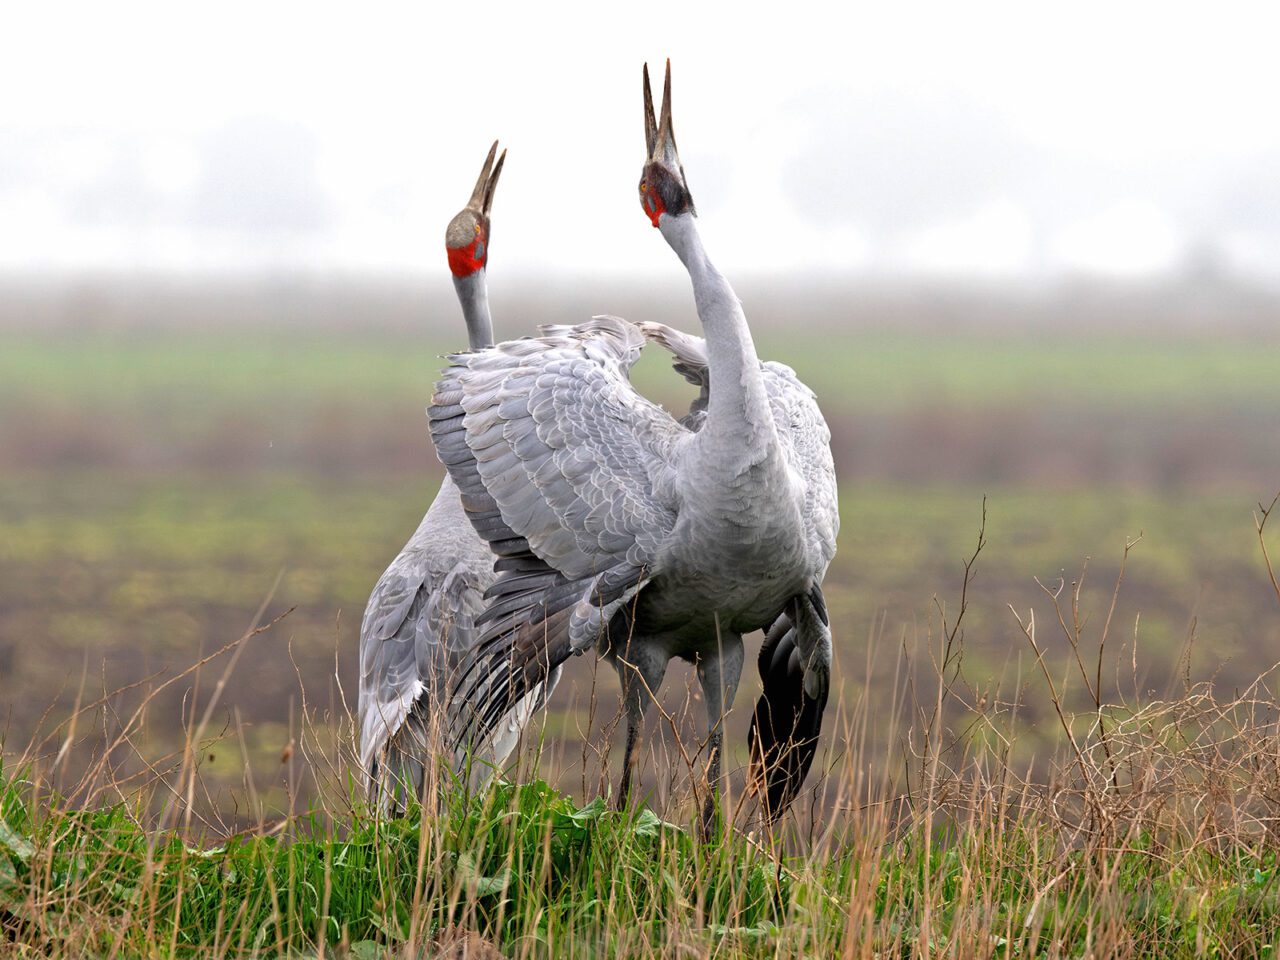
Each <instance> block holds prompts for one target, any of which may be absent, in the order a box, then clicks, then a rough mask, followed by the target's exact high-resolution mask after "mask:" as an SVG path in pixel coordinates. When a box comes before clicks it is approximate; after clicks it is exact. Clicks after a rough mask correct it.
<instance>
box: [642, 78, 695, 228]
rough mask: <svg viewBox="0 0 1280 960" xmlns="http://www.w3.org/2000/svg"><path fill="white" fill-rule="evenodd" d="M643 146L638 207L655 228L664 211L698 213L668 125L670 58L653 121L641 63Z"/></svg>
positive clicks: (669, 212)
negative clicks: (659, 106)
mask: <svg viewBox="0 0 1280 960" xmlns="http://www.w3.org/2000/svg"><path fill="white" fill-rule="evenodd" d="M644 145H645V150H646V151H647V152H648V159H647V160H645V163H644V171H643V172H642V173H641V174H640V206H641V207H643V208H644V212H645V215H646V216H647V217H648V218H649V220H650V221H651V222H652V223H653V225H654V226H655V227H656V226H657V225H658V221H659V220H660V219H661V217H662V215H663V214H664V213H665V214H667V215H668V216H672V217H675V216H679V215H680V214H682V213H690V214H693V215H694V216H697V215H698V211H697V210H695V209H694V207H693V197H691V196H690V195H689V186H688V184H687V183H686V182H685V178H684V167H683V166H681V164H680V151H679V150H677V149H676V134H675V131H674V130H673V129H672V128H671V61H670V60H668V61H667V75H666V80H665V82H664V83H663V87H662V119H661V120H655V119H654V113H653V91H652V90H651V89H650V87H649V65H648V64H647V63H646V64H645V65H644Z"/></svg>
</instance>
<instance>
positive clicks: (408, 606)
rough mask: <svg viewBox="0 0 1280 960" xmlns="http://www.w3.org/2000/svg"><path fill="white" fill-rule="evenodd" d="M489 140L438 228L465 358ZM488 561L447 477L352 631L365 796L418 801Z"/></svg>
mask: <svg viewBox="0 0 1280 960" xmlns="http://www.w3.org/2000/svg"><path fill="white" fill-rule="evenodd" d="M497 150H498V144H497V143H496V142H495V143H494V145H493V146H492V147H491V148H490V150H489V155H488V156H487V157H486V158H485V162H484V167H483V168H482V169H481V171H480V177H479V179H478V180H477V181H476V185H475V189H474V190H473V191H472V194H471V199H470V200H468V201H467V205H466V206H465V207H463V208H462V210H461V211H460V212H459V213H458V214H457V215H456V216H455V217H454V218H453V219H452V220H451V221H450V222H449V226H448V228H447V230H446V231H445V249H446V252H447V254H448V260H449V269H450V272H451V273H452V274H453V285H454V288H455V290H456V291H457V295H458V302H459V304H460V305H461V307H462V314H463V318H464V320H465V321H466V325H467V339H468V342H469V345H470V347H471V349H472V350H481V349H484V348H485V347H488V346H491V345H492V344H493V321H492V319H491V317H490V315H489V301H488V292H487V288H486V283H485V276H486V269H487V264H488V258H489V241H490V225H491V222H490V210H491V208H492V206H493V194H494V190H495V188H496V187H497V184H498V177H499V176H500V175H501V173H502V166H503V163H504V162H505V160H506V151H505V150H504V151H503V152H502V155H501V156H500V157H497V162H496V163H495V162H494V158H495V155H496V154H497ZM493 563H494V561H493V554H492V553H491V552H490V550H489V547H488V544H487V543H486V542H485V541H484V540H482V539H481V538H480V537H479V536H478V535H477V533H476V531H475V530H474V529H473V528H472V525H471V523H470V522H469V521H468V519H467V515H466V513H465V512H464V511H463V507H462V503H461V501H460V500H459V497H458V488H457V486H456V485H455V484H454V482H453V480H452V479H450V478H449V477H448V476H447V475H446V477H445V479H444V481H443V482H442V483H441V485H440V490H439V492H438V493H437V494H436V497H435V500H433V501H432V503H431V506H430V508H429V509H428V510H427V512H426V515H425V516H424V517H423V518H422V522H421V523H420V524H419V525H418V528H417V530H415V531H414V533H413V536H411V537H410V538H409V541H408V543H406V544H405V546H404V549H403V550H401V551H400V553H399V555H398V556H397V557H396V558H395V559H394V560H393V561H392V562H391V565H390V566H389V567H387V569H386V572H385V573H383V574H382V576H381V577H380V578H379V579H378V582H377V585H376V586H375V587H374V588H373V592H372V593H371V594H370V595H369V602H368V605H367V606H366V608H365V613H364V619H363V621H362V623H361V625H360V693H359V706H358V708H357V716H358V723H359V727H360V764H361V767H362V768H363V770H364V771H365V773H366V775H367V777H368V784H369V789H370V796H371V798H372V799H374V800H376V801H378V802H379V804H380V805H381V806H382V807H383V808H395V809H399V808H401V807H402V806H403V799H404V794H405V793H412V794H414V795H418V796H420V795H421V792H422V790H423V786H424V782H425V777H426V774H427V772H428V769H429V764H430V762H431V758H432V757H433V756H434V755H435V754H436V753H437V752H439V751H438V745H439V736H440V734H441V720H440V718H441V716H442V715H443V712H444V710H443V704H444V701H445V699H446V697H445V694H446V692H447V690H448V688H449V683H450V680H451V678H452V676H453V674H454V672H455V670H456V668H457V667H458V665H459V663H460V662H461V661H462V659H463V658H464V657H465V656H466V654H467V653H468V652H469V651H470V650H471V648H472V647H473V646H474V643H475V640H476V637H477V632H476V627H475V623H476V619H477V617H478V616H479V615H480V614H481V612H482V611H483V609H484V594H485V591H486V590H488V589H489V587H490V586H492V584H493V582H494V580H495V579H496V576H497V575H496V573H495V572H494V569H493ZM557 679H558V674H551V675H549V676H548V678H547V680H546V682H545V683H544V684H542V685H541V686H539V687H537V688H535V689H531V690H530V691H529V692H528V695H527V696H526V697H524V698H523V699H522V700H520V701H517V702H513V704H512V708H511V710H509V711H508V712H507V714H506V716H504V717H503V718H502V719H500V720H499V721H498V723H497V724H496V725H495V726H494V727H493V729H492V731H491V733H490V736H489V737H488V740H487V747H486V750H487V752H486V753H485V759H486V760H487V762H486V763H484V764H478V765H477V766H476V769H477V770H480V771H484V770H488V769H491V768H492V766H493V765H496V764H500V763H501V762H502V761H503V760H504V759H506V757H507V756H508V755H509V754H510V752H511V750H512V749H514V747H515V745H516V743H517V741H518V739H519V735H520V732H521V730H522V729H523V727H524V725H525V723H527V721H528V718H529V716H530V714H531V713H532V711H533V709H534V708H535V706H536V704H537V703H538V702H539V701H540V700H541V699H542V697H543V692H544V691H546V692H550V690H551V689H552V688H553V687H554V686H555V683H556V680H557Z"/></svg>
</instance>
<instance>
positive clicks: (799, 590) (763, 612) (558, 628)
mask: <svg viewBox="0 0 1280 960" xmlns="http://www.w3.org/2000/svg"><path fill="white" fill-rule="evenodd" d="M644 101H645V143H646V162H645V165H644V169H643V173H642V176H641V180H640V185H639V191H640V201H641V205H642V207H643V208H644V211H645V213H646V215H647V216H648V217H649V219H650V221H651V223H652V224H653V226H655V227H656V228H658V230H659V231H660V232H661V234H662V236H663V238H664V239H665V240H666V242H667V244H668V245H669V246H670V247H671V248H672V249H673V250H674V251H675V253H676V254H677V256H679V257H680V259H681V261H682V262H683V264H684V266H685V268H686V270H687V271H688V274H689V278H690V281H691V283H692V286H693V293H694V303H695V307H696V309H697V314H698V318H699V321H700V322H701V325H702V328H703V331H704V333H705V334H706V338H705V341H704V340H701V339H699V338H692V337H687V338H685V339H683V340H679V344H680V346H682V347H683V348H684V349H683V353H682V351H681V350H680V349H673V344H676V343H677V340H678V337H683V336H684V335H678V336H677V334H676V333H675V332H674V331H670V330H669V328H665V327H661V328H660V327H658V326H656V325H654V326H651V327H649V328H648V331H647V333H646V331H645V330H643V329H641V328H640V327H638V326H636V325H633V324H629V323H627V322H626V321H623V320H619V319H617V318H614V317H596V318H593V319H592V320H591V321H589V322H587V323H583V324H578V325H575V326H555V327H547V328H544V329H543V331H542V335H541V336H540V337H535V338H526V339H523V340H518V341H511V342H507V343H503V344H499V345H497V346H495V347H491V348H489V349H486V350H480V351H474V352H471V353H467V354H459V355H455V356H453V357H451V358H450V361H451V364H450V366H449V367H448V368H447V369H446V370H445V371H444V373H443V375H442V378H441V380H440V381H439V383H438V384H437V387H436V393H435V396H434V398H433V403H432V406H431V408H430V409H429V410H428V416H429V418H430V420H431V431H432V438H433V440H434V442H435V444H436V450H437V452H438V454H439V455H440V459H441V461H442V462H443V463H444V464H445V466H446V468H447V469H448V471H449V474H450V476H451V477H453V479H454V481H455V483H457V485H458V489H459V491H460V493H461V495H462V502H463V505H464V507H465V509H466V511H467V514H468V516H469V517H470V518H471V521H472V523H473V524H474V526H475V528H476V531H477V532H478V533H479V534H480V536H481V537H482V538H484V539H485V540H486V541H488V543H489V545H490V547H491V548H492V550H493V551H494V553H495V554H496V555H497V556H498V560H497V563H496V567H497V569H498V571H499V577H498V580H497V581H496V582H495V583H494V585H493V586H492V587H491V588H490V590H489V591H488V596H489V598H490V602H489V604H488V606H487V607H486V608H485V611H484V613H483V614H482V615H481V616H480V617H479V619H478V620H477V621H476V624H477V629H478V631H479V636H478V638H477V642H476V646H475V647H474V649H473V650H472V652H471V653H470V654H469V656H468V658H467V661H466V663H465V664H464V665H463V667H462V668H461V670H460V673H459V677H458V680H457V682H456V684H455V687H454V693H453V698H452V703H451V717H450V720H451V739H452V741H453V743H454V744H455V747H456V749H458V750H459V751H462V752H465V751H466V750H467V749H469V748H471V747H472V746H473V745H474V744H476V743H480V742H483V741H484V740H485V738H486V737H488V736H489V735H490V733H489V732H490V731H491V730H492V729H493V727H494V725H495V724H497V723H499V722H500V721H501V718H503V717H504V716H505V715H506V714H507V712H508V711H509V710H510V709H511V706H512V704H515V703H518V702H520V701H521V700H522V699H523V698H525V697H527V696H528V695H529V693H530V691H533V690H535V689H539V688H540V685H542V684H545V682H546V680H547V678H548V677H550V676H552V675H553V672H554V671H556V670H558V669H559V667H560V665H561V664H563V663H564V662H565V661H566V660H567V659H568V658H569V657H571V656H573V655H575V654H580V653H583V652H584V651H586V650H588V649H592V648H596V649H599V650H600V651H601V653H602V655H603V656H604V657H605V658H606V659H607V660H608V661H610V662H611V663H612V664H613V665H614V667H615V668H616V670H617V672H618V675H619V678H620V681H621V684H622V697H623V704H624V712H625V716H626V744H625V750H624V758H623V768H622V773H621V778H620V781H619V786H618V790H617V793H616V795H615V800H616V802H617V803H619V804H622V803H626V802H627V800H628V797H629V794H630V789H631V783H632V777H633V771H634V768H635V765H636V762H637V759H638V750H639V745H640V734H641V730H642V724H643V720H644V716H645V713H646V710H647V708H648V706H649V704H650V703H651V701H652V699H653V696H654V694H655V692H656V691H657V690H658V688H659V686H660V685H661V683H662V679H663V676H664V674H665V672H666V668H667V665H668V663H669V662H670V661H671V660H672V659H673V658H680V659H683V660H687V661H690V662H692V663H693V664H695V665H696V669H697V676H698V680H699V683H700V685H701V687H702V691H703V696H704V700H705V703H706V708H707V751H708V753H707V765H706V777H707V783H708V786H709V789H708V791H707V793H706V797H705V800H704V803H703V806H702V813H701V819H700V826H701V829H702V833H703V835H704V836H707V835H709V834H710V833H711V831H712V829H713V826H714V819H715V815H716V811H717V800H716V795H717V788H718V784H719V780H720V762H721V761H720V753H721V726H722V719H723V716H724V713H725V711H726V710H727V708H728V707H729V705H730V704H731V703H732V701H733V698H734V694H735V692H736V690H737V686H738V681H739V679H740V677H741V672H742V664H743V658H744V648H743V641H742V637H743V635H744V634H747V633H750V632H752V631H755V630H759V629H763V628H766V627H767V628H769V635H768V637H767V638H766V643H765V647H764V649H763V650H762V655H761V658H760V667H761V671H762V674H763V677H764V695H763V697H762V704H761V705H758V706H757V710H756V714H755V718H754V720H753V734H752V739H753V763H752V773H751V778H750V782H751V783H752V784H753V785H754V786H755V789H756V790H758V791H759V792H760V793H761V794H763V795H764V797H765V798H766V804H767V806H768V812H769V814H770V815H771V816H776V815H777V814H778V813H779V812H780V811H781V809H782V808H783V807H784V806H785V805H786V802H788V801H789V800H790V799H791V797H793V796H794V793H795V791H796V790H797V789H798V787H799V781H800V780H802V779H803V777H804V775H805V773H806V772H807V770H808V766H809V764H810V763H811V762H812V757H813V744H814V743H815V742H816V738H817V733H818V726H819V724H820V722H821V715H822V709H823V706H824V705H825V703H826V698H827V694H828V689H829V683H830V670H831V632H830V628H829V624H828V618H827V611H826V604H825V601H824V600H823V596H822V589H821V585H822V580H823V577H824V575H825V573H826V570H827V567H828V565H829V564H830V562H831V559H832V557H833V556H834V553H835V539H836V532H837V529H838V526H839V516H838V512H837V501H836V486H835V470H834V466H833V463H832V458H831V450H830V432H829V430H828V429H827V426H826V423H825V421H824V419H823V417H822V414H821V411H820V410H819V409H818V406H817V404H816V402H815V400H814V397H813V394H812V393H811V392H810V391H808V390H807V388H805V387H804V386H803V384H801V383H800V382H799V381H798V380H797V379H796V378H795V375H794V374H793V373H792V372H791V371H790V370H789V368H786V367H783V366H782V365H780V364H762V363H761V362H760V360H759V358H758V357H757V355H756V351H755V345H754V343H753V341H752V338H751V331H750V328H749V327H748V325H747V320H746V316H745V314H744V313H743V310H742V307H741V304H740V303H739V301H738V298H737V297H736V296H735V295H734V292H733V290H732V288H731V287H730V285H729V282H728V281H727V280H726V279H725V277H724V276H723V275H722V274H721V273H720V272H719V271H718V270H717V269H716V268H715V266H714V265H713V264H712V262H711V259H710V257H709V255H708V254H707V252H706V249H705V247H704V246H703V243H702V240H701V237H700V236H699V233H698V229H697V224H696V217H695V211H694V205H693V199H692V197H691V195H690V193H689V189H688V186H687V183H686V180H685V176H684V170H683V168H682V166H681V164H680V157H679V153H678V152H677V149H676V142H675V134H674V130H673V128H672V121H671V71H670V64H669V63H668V66H667V74H666V83H665V88H664V94H663V104H662V115H661V120H660V121H658V120H657V119H656V118H655V115H654V110H653V98H652V93H651V91H650V86H649V75H648V68H647V67H646V68H645V71H644ZM646 336H648V338H649V339H655V340H658V341H659V342H662V341H663V340H664V338H665V339H666V340H667V342H664V343H663V345H664V346H667V347H668V349H672V352H673V353H675V354H676V364H677V369H681V368H682V367H683V368H684V369H682V372H685V373H686V376H690V377H691V378H696V382H700V383H702V384H703V386H704V391H703V394H704V395H703V396H702V397H700V399H699V401H698V402H696V403H695V410H694V411H692V412H691V413H690V415H689V416H688V417H686V418H684V421H683V422H682V421H677V420H676V419H674V418H673V417H672V416H671V415H670V414H668V413H667V412H666V411H664V410H663V409H662V408H660V407H658V406H657V405H655V404H653V403H651V402H650V401H648V400H647V399H645V398H644V397H643V396H641V395H640V394H639V393H638V392H637V391H636V390H635V389H634V388H633V387H632V385H631V383H630V380H629V370H630V368H631V366H632V365H633V364H634V362H635V361H636V359H637V358H638V356H639V354H640V351H641V349H642V347H643V345H644V343H645V342H646ZM710 384H714V388H711V387H710Z"/></svg>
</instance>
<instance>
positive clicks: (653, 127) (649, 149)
mask: <svg viewBox="0 0 1280 960" xmlns="http://www.w3.org/2000/svg"><path fill="white" fill-rule="evenodd" d="M657 145H658V121H657V120H656V119H654V116H653V90H652V88H650V86H649V65H648V64H647V63H646V64H645V65H644V151H645V156H646V157H649V158H652V157H653V148H654V147H656V146H657Z"/></svg>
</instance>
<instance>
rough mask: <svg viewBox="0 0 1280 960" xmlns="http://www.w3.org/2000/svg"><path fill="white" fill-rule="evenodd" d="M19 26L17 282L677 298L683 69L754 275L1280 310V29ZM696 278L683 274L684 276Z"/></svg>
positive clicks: (746, 23) (1272, 12) (753, 17)
mask: <svg viewBox="0 0 1280 960" xmlns="http://www.w3.org/2000/svg"><path fill="white" fill-rule="evenodd" d="M749 9H750V7H749V5H747V4H743V3H734V4H721V5H713V4H695V3H692V2H685V3H675V4H665V5H664V4H660V3H650V2H646V3H634V4H605V3H600V2H595V3H582V4H539V3H528V2H526V3H519V4H504V3H491V2H484V3H475V4H466V3H449V4H443V3H430V4H426V3H424V4H414V5H386V4H375V3H361V4H358V5H357V4H348V5H345V6H343V7H341V8H331V7H326V6H323V5H319V4H287V3H270V2H258V3H250V4H239V3H221V4H206V5H202V6H201V7H200V11H201V12H200V13H199V14H196V13H192V12H189V10H188V9H186V8H185V7H183V6H181V5H179V4H175V3H162V4H155V5H138V4H101V3H77V4H59V3H42V4H24V5H21V6H19V5H10V6H9V8H8V10H7V11H6V13H5V14H4V15H3V18H2V19H0V90H3V91H4V94H3V96H0V269H3V270H6V271H13V270H18V271H36V270H82V269H91V270H102V269H110V270H121V271H150V270H175V271H209V270H216V271H223V270H233V271H239V270H253V271H261V270H272V269H280V268H284V269H290V270H296V269H302V270H312V271H332V270H343V271H354V272H381V273H387V272H389V273H405V272H410V273H424V272H431V273H437V272H440V271H442V270H443V269H444V257H443V251H442V250H441V247H442V244H443V239H442V238H443V233H444V227H445V224H446V223H447V222H448V220H449V218H450V217H451V216H452V215H453V213H455V212H456V211H457V209H458V208H459V207H460V206H461V205H462V203H463V202H465V200H466V198H467V196H468V195H469V193H470V189H471V186H472V183H473V182H474V179H475V175H476V173H477V172H478V168H479V164H480V162H481V160H482V159H483V157H484V154H485V151H486V150H487V149H488V146H489V143H490V142H491V141H492V140H493V139H494V138H495V137H500V138H501V139H502V142H503V144H504V145H505V146H508V147H509V148H510V151H511V152H510V155H509V157H508V164H507V169H506V171H505V172H504V174H503V178H502V182H501V184H500V186H499V189H498V195H497V199H496V202H495V208H494V223H495V228H494V229H495V238H494V244H493V253H492V258H491V261H490V266H491V272H493V273H494V274H495V275H496V274H497V272H498V271H502V272H503V273H504V274H509V275H513V276H519V277H525V278H528V277H547V278H549V279H551V280H554V281H556V282H567V281H572V280H573V279H575V278H581V277H583V276H599V275H602V274H611V273H619V272H626V273H632V274H638V275H643V276H649V275H654V276H658V274H656V273H655V271H663V270H666V271H670V272H671V273H672V274H674V273H676V272H678V264H677V263H676V262H675V260H674V257H673V256H672V255H671V253H670V251H669V250H667V249H666V248H665V245H664V244H662V242H661V241H660V239H659V238H658V235H657V234H656V233H655V232H654V231H652V230H651V229H650V228H649V227H648V224H647V221H646V219H645V217H644V215H643V214H642V213H641V211H640V208H639V203H638V201H637V199H636V191H635V183H636V180H637V178H638V175H639V171H640V166H641V163H642V161H643V159H644V157H643V153H644V151H643V125H642V116H641V110H640V76H639V75H640V65H641V63H643V62H644V61H645V60H646V59H647V60H648V61H649V62H650V64H651V65H660V64H661V62H662V58H663V57H665V56H670V57H671V58H672V61H673V66H674V73H675V121H676V133H677V136H678V137H679V140H680V144H681V148H682V154H683V160H684V165H685V169H686V172H687V173H688V177H689V182H690V186H691V188H692V191H693V195H694V198H695V200H696V201H697V204H698V208H699V212H700V214H701V227H702V230H703V233H704V236H705V238H706V240H707V244H708V248H709V249H710V251H711V252H712V254H713V256H714V258H715V259H716V260H717V262H718V264H719V265H720V266H721V267H722V268H723V269H725V270H726V272H728V273H729V274H730V275H731V276H734V275H740V274H742V273H748V272H750V273H756V272H795V271H803V270H813V271H817V272H820V273H822V274H825V275H830V276H834V277H845V276H854V277H856V276H867V275H880V274H891V275H907V276H916V275H944V276H952V277H955V276H959V277H979V278H994V279H1002V278H1009V279H1020V278H1021V279H1025V278H1033V279H1034V278H1038V277H1042V276H1045V275H1053V274H1058V273H1064V272H1067V273H1070V272H1084V273H1099V274H1108V275H1120V276H1148V275H1160V274H1165V273H1170V272H1174V271H1177V270H1179V269H1182V268H1184V267H1187V266H1189V265H1190V266H1192V267H1196V268H1200V269H1203V268H1204V267H1205V265H1206V264H1210V265H1212V266H1214V267H1216V268H1218V269H1223V270H1226V271H1229V272H1233V273H1238V274H1240V275H1243V276H1247V277H1250V278H1255V279H1261V280H1266V281H1268V282H1274V281H1276V280H1278V279H1280V121H1278V120H1277V114H1278V113H1280V110H1277V108H1276V103H1275V101H1276V97H1277V91H1280V56H1278V55H1277V38H1278V37H1280V29H1278V28H1280V7H1277V6H1275V5H1272V4H1265V3H1251V4H1233V3H1215V4H1199V5H1188V6H1185V7H1184V6H1178V5H1173V4H1168V3H1161V4H1126V3H1119V2H1110V3H1099V4H1093V3H1071V4H1053V5H1049V4H1039V3H1025V2H1023V3H1011V4H997V5H992V4H968V3H941V4H914V3H876V4H847V3H841V4H830V5H817V4H802V3H790V4H776V3H775V4H770V5H769V10H770V13H769V14H768V15H767V16H766V15H760V14H756V13H751V12H748V10H749ZM661 276H662V277H663V278H664V279H665V278H666V274H661Z"/></svg>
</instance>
